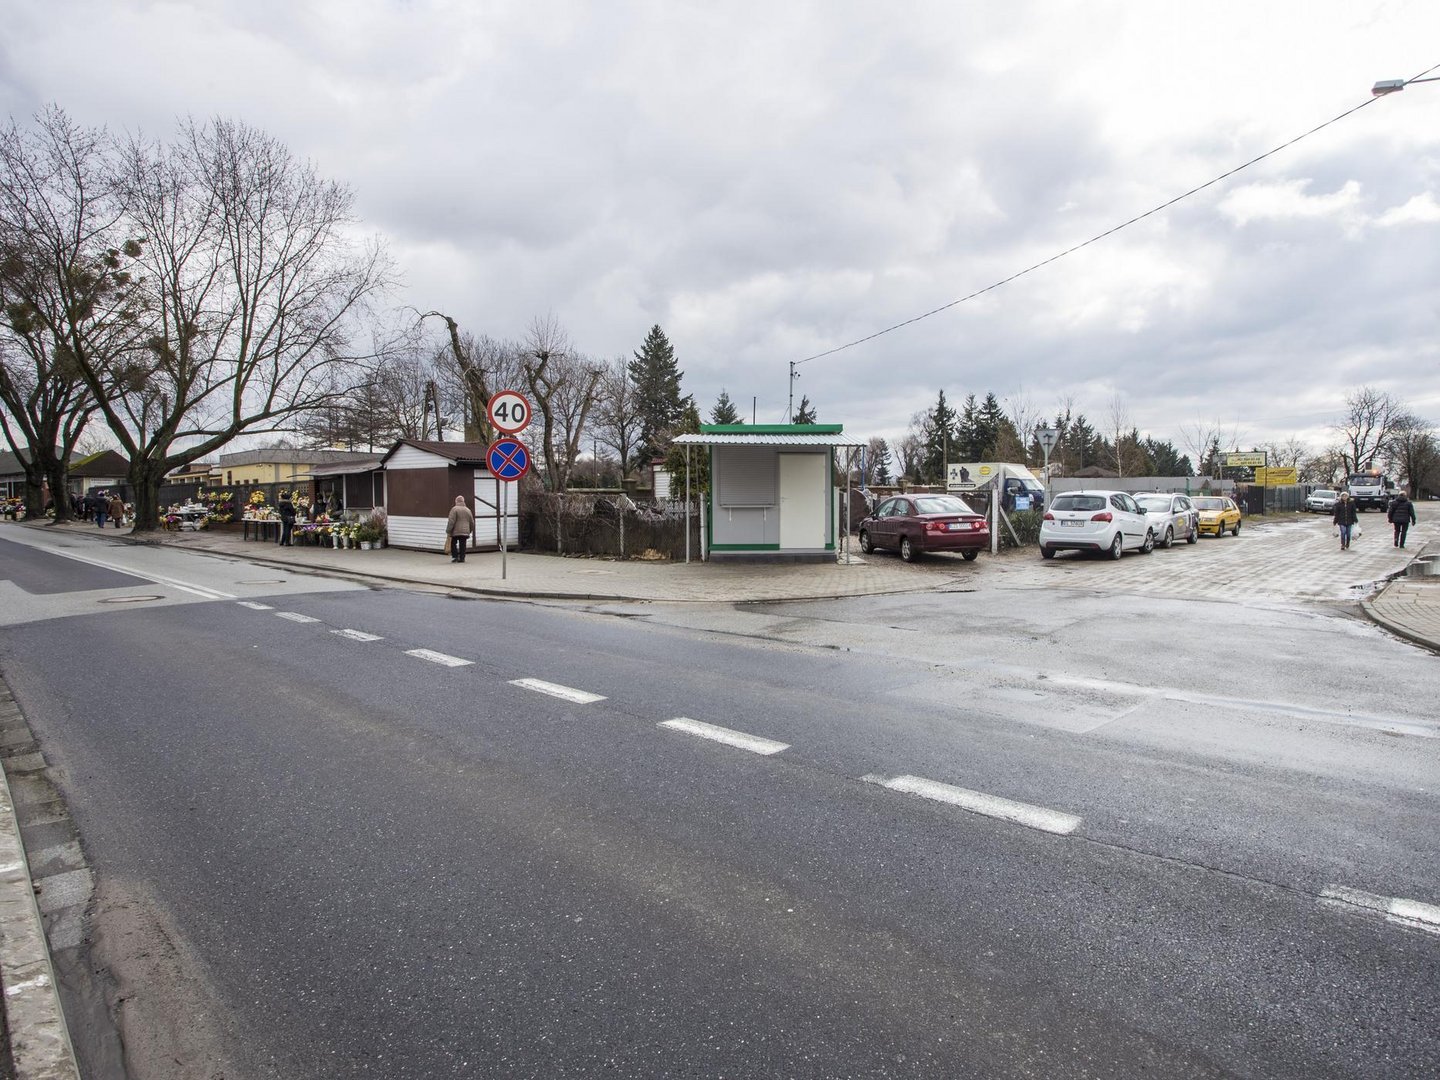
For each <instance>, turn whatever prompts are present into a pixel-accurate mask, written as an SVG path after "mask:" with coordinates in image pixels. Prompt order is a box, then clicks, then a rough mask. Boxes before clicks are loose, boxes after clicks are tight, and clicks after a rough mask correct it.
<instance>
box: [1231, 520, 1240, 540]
mask: <svg viewBox="0 0 1440 1080" xmlns="http://www.w3.org/2000/svg"><path fill="white" fill-rule="evenodd" d="M1230 535H1231V536H1239V535H1240V522H1238V521H1237V522H1235V528H1234V529H1233V530H1232V531H1231V533H1230Z"/></svg>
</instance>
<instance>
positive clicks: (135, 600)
mask: <svg viewBox="0 0 1440 1080" xmlns="http://www.w3.org/2000/svg"><path fill="white" fill-rule="evenodd" d="M164 599H165V597H163V596H111V597H108V598H106V599H104V600H97V601H96V603H99V604H143V603H145V602H146V601H149V600H164Z"/></svg>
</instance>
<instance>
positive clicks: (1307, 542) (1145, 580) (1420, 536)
mask: <svg viewBox="0 0 1440 1080" xmlns="http://www.w3.org/2000/svg"><path fill="white" fill-rule="evenodd" d="M1428 516H1429V515H1427V517H1428ZM1361 524H1362V525H1363V526H1366V528H1365V529H1364V535H1362V536H1361V537H1360V538H1359V539H1356V540H1354V541H1352V542H1351V545H1350V549H1349V550H1348V551H1341V550H1340V542H1339V540H1337V539H1335V538H1334V537H1333V536H1332V535H1331V529H1332V526H1331V524H1330V521H1329V519H1328V518H1321V517H1318V516H1317V517H1314V518H1295V517H1289V518H1281V519H1277V520H1275V521H1266V520H1264V519H1254V518H1250V519H1246V521H1245V523H1244V525H1243V526H1242V527H1241V530H1240V535H1239V536H1229V535H1227V536H1225V537H1222V538H1216V537H1209V536H1207V537H1202V538H1201V539H1200V542H1199V543H1198V544H1177V545H1176V546H1175V547H1173V548H1171V549H1169V550H1168V551H1166V550H1161V549H1156V550H1155V551H1154V552H1153V553H1152V554H1150V555H1138V554H1127V555H1126V556H1125V557H1124V559H1122V560H1121V561H1120V562H1119V563H1118V564H1117V563H1114V562H1112V561H1110V560H1109V559H1100V558H1095V557H1094V556H1089V557H1086V556H1083V555H1073V554H1061V555H1058V556H1056V557H1055V558H1054V559H1051V560H1042V559H1041V558H1040V557H1039V556H1038V554H1036V553H1034V552H1033V550H1032V551H1031V552H1029V553H1028V554H1027V556H1026V558H1025V559H1024V560H1021V561H1020V562H1018V563H1017V564H1015V565H1013V566H1012V565H1011V564H1010V563H1008V562H1007V563H1006V564H1005V567H1004V571H1005V573H1004V575H1003V580H1005V581H1006V582H1008V583H1013V584H1016V585H1027V586H1028V585H1046V586H1051V587H1059V588H1101V589H1105V590H1113V589H1121V590H1123V591H1125V592H1129V593H1133V594H1135V595H1140V596H1170V597H1189V598H1195V599H1213V600H1248V599H1256V598H1259V599H1272V600H1306V601H1346V600H1349V601H1355V600H1359V599H1361V598H1362V597H1364V596H1366V595H1367V594H1368V593H1370V592H1373V591H1374V590H1375V589H1377V588H1378V587H1379V586H1380V585H1383V584H1384V582H1385V581H1386V580H1388V579H1389V578H1390V577H1391V576H1392V575H1395V574H1398V573H1402V572H1403V571H1404V569H1405V564H1406V563H1407V562H1409V561H1410V558H1411V557H1412V556H1413V555H1416V554H1417V553H1418V549H1419V548H1420V546H1421V545H1423V544H1425V543H1426V542H1428V541H1431V540H1435V539H1437V538H1440V515H1436V520H1427V521H1425V522H1423V523H1422V524H1421V525H1419V526H1416V527H1415V528H1412V529H1411V532H1410V543H1409V545H1408V546H1407V547H1406V548H1404V549H1400V548H1397V547H1395V546H1394V545H1393V542H1392V533H1391V528H1390V525H1389V524H1388V523H1387V522H1386V521H1385V520H1384V519H1383V518H1382V517H1380V516H1379V515H1378V514H1366V515H1363V519H1362V522H1361Z"/></svg>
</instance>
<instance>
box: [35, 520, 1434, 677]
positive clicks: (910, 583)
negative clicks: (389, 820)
mask: <svg viewBox="0 0 1440 1080" xmlns="http://www.w3.org/2000/svg"><path fill="white" fill-rule="evenodd" d="M1361 523H1362V527H1364V532H1363V535H1362V536H1361V537H1359V538H1358V539H1356V540H1354V541H1353V542H1352V544H1351V547H1350V549H1349V550H1348V551H1341V550H1340V545H1339V542H1338V541H1337V540H1336V539H1335V538H1334V537H1333V536H1332V535H1331V525H1330V522H1329V520H1328V519H1326V518H1322V517H1319V516H1315V517H1308V516H1307V517H1296V516H1287V517H1280V518H1269V519H1267V518H1249V519H1247V520H1246V522H1245V524H1244V526H1243V527H1242V529H1241V533H1240V535H1239V536H1238V537H1232V536H1226V537H1224V538H1214V537H1205V538H1203V539H1201V540H1200V542H1199V543H1198V544H1193V545H1191V544H1184V543H1181V544H1176V545H1175V546H1174V547H1173V548H1171V549H1169V550H1158V549H1157V550H1156V551H1154V552H1153V553H1151V554H1149V555H1139V554H1127V555H1126V556H1125V557H1124V558H1123V559H1122V560H1121V561H1119V562H1118V563H1117V562H1114V561H1112V560H1110V559H1104V558H1096V557H1093V556H1091V557H1084V556H1080V555H1075V554H1070V553H1065V554H1062V555H1060V556H1058V557H1056V558H1055V559H1050V560H1044V559H1041V558H1040V557H1039V555H1038V553H1037V552H1036V551H1035V549H1034V548H1028V549H1022V550H1018V551H1008V552H1002V553H1001V554H1000V555H999V556H988V555H987V556H982V557H981V558H980V559H979V560H978V561H976V562H973V563H965V562H962V561H961V560H960V558H959V557H958V556H950V555H939V556H933V555H932V556H928V557H927V558H925V559H923V560H922V561H920V562H918V563H916V564H913V565H912V564H907V563H903V562H901V561H900V560H899V559H898V558H897V557H895V556H894V555H890V554H887V553H876V554H874V555H869V556H861V555H859V554H858V549H857V550H856V553H855V554H854V555H853V556H852V557H850V558H848V559H842V560H840V561H838V562H832V563H819V564H815V563H810V564H802V565H793V566H792V565H784V564H763V563H762V564H753V563H733V562H732V563H702V562H699V561H696V562H692V563H689V564H686V563H670V562H645V561H641V560H628V561H624V562H621V561H618V560H609V559H592V558H562V557H556V556H554V555H538V554H534V553H528V552H527V553H513V552H512V553H509V554H508V555H507V556H506V557H505V559H504V560H503V562H504V576H503V577H502V558H501V555H500V553H499V552H479V553H472V554H471V555H470V556H469V558H468V559H467V560H466V562H465V563H464V564H462V565H457V564H454V563H451V562H450V561H449V560H448V559H447V558H445V556H444V555H443V554H441V553H440V552H424V551H405V550H402V549H399V548H386V549H384V550H377V551H353V550H352V551H344V550H342V551H336V550H334V549H332V548H319V547H290V548H282V547H279V546H277V545H276V544H274V543H264V542H260V541H253V540H252V541H245V540H242V539H241V537H240V534H238V533H234V532H223V531H220V532H210V531H202V532H174V533H164V534H161V536H160V537H159V540H158V542H161V543H164V544H167V545H173V546H175V547H177V548H180V549H182V550H190V551H196V552H206V553H210V554H214V555H219V556H230V557H237V558H242V559H246V560H253V561H261V562H264V563H266V564H267V565H271V566H279V567H285V566H294V567H297V568H299V567H303V568H305V569H307V570H318V571H322V572H333V573H339V574H342V575H346V576H357V577H363V578H378V579H382V580H390V581H396V582H406V583H411V584H419V585H427V586H433V587H439V588H452V589H459V590H464V591H468V592H476V593H480V594H483V595H492V596H505V597H515V598H523V597H533V598H554V599H578V600H600V601H607V600H608V601H642V602H644V601H660V602H665V601H668V602H689V603H696V602H699V603H705V602H715V603H743V602H757V603H758V602H774V601H779V600H813V599H828V598H835V597H847V596H867V595H878V594H886V593H903V592H918V591H938V592H948V591H957V590H964V589H970V588H976V587H979V586H981V585H982V584H983V585H984V586H986V587H989V588H1017V589H1026V588H1065V589H1087V590H1096V591H1101V592H1114V591H1120V592H1125V593H1128V594H1132V595H1138V596H1157V597H1175V598H1189V599H1201V600H1219V601H1230V602H1246V603H1253V602H1257V601H1258V602H1262V603H1263V602H1276V603H1294V602H1297V601H1298V602H1306V603H1316V602H1319V603H1340V604H1351V605H1359V607H1360V609H1362V610H1364V611H1365V613H1366V614H1368V615H1370V617H1372V618H1374V619H1375V620H1376V621H1377V622H1380V623H1381V624H1382V625H1386V626H1388V627H1390V628H1391V629H1393V630H1395V632H1397V633H1399V634H1401V635H1402V636H1404V637H1407V638H1409V639H1410V640H1412V641H1417V642H1419V643H1421V644H1430V645H1431V646H1432V647H1434V648H1437V649H1440V632H1437V628H1436V620H1437V619H1440V611H1437V608H1440V589H1434V588H1431V584H1432V583H1440V579H1426V580H1422V579H1403V580H1400V581H1396V582H1394V583H1392V584H1389V585H1387V582H1389V581H1390V580H1391V579H1392V578H1395V577H1397V576H1398V575H1401V574H1403V573H1404V570H1405V566H1406V564H1407V562H1409V561H1410V559H1411V557H1412V556H1415V555H1418V554H1420V551H1421V549H1422V547H1423V546H1424V545H1426V544H1430V545H1433V546H1434V547H1435V548H1436V549H1437V550H1440V514H1430V513H1424V511H1423V509H1422V518H1421V521H1420V523H1419V524H1418V525H1416V526H1415V527H1414V528H1412V529H1411V531H1410V543H1409V546H1408V547H1407V548H1406V549H1404V550H1402V549H1399V548H1396V547H1394V546H1393V543H1392V540H1391V530H1390V526H1389V524H1388V523H1387V522H1386V521H1385V520H1384V519H1383V518H1382V517H1380V516H1379V515H1378V514H1365V515H1363V516H1362V522H1361ZM31 527H33V528H45V527H47V526H31ZM62 528H64V529H65V530H66V531H67V532H73V533H75V534H77V535H82V536H88V537H93V538H96V539H97V540H101V539H103V540H105V541H113V540H116V539H119V538H125V537H128V531H126V530H107V531H106V532H105V533H103V534H101V535H100V536H97V535H96V534H97V533H99V530H98V529H95V528H94V527H93V526H86V525H82V524H74V525H67V526H62Z"/></svg>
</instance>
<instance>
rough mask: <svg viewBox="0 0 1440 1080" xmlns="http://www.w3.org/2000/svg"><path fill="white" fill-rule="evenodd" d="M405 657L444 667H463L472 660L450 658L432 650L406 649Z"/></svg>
mask: <svg viewBox="0 0 1440 1080" xmlns="http://www.w3.org/2000/svg"><path fill="white" fill-rule="evenodd" d="M405 655H406V656H414V657H416V658H417V659H420V660H429V661H430V663H432V664H444V665H445V666H446V667H465V666H466V665H468V664H473V663H474V662H475V661H473V660H462V659H461V658H460V657H458V656H450V655H448V654H447V653H443V652H436V651H435V650H434V649H406V650H405Z"/></svg>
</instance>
